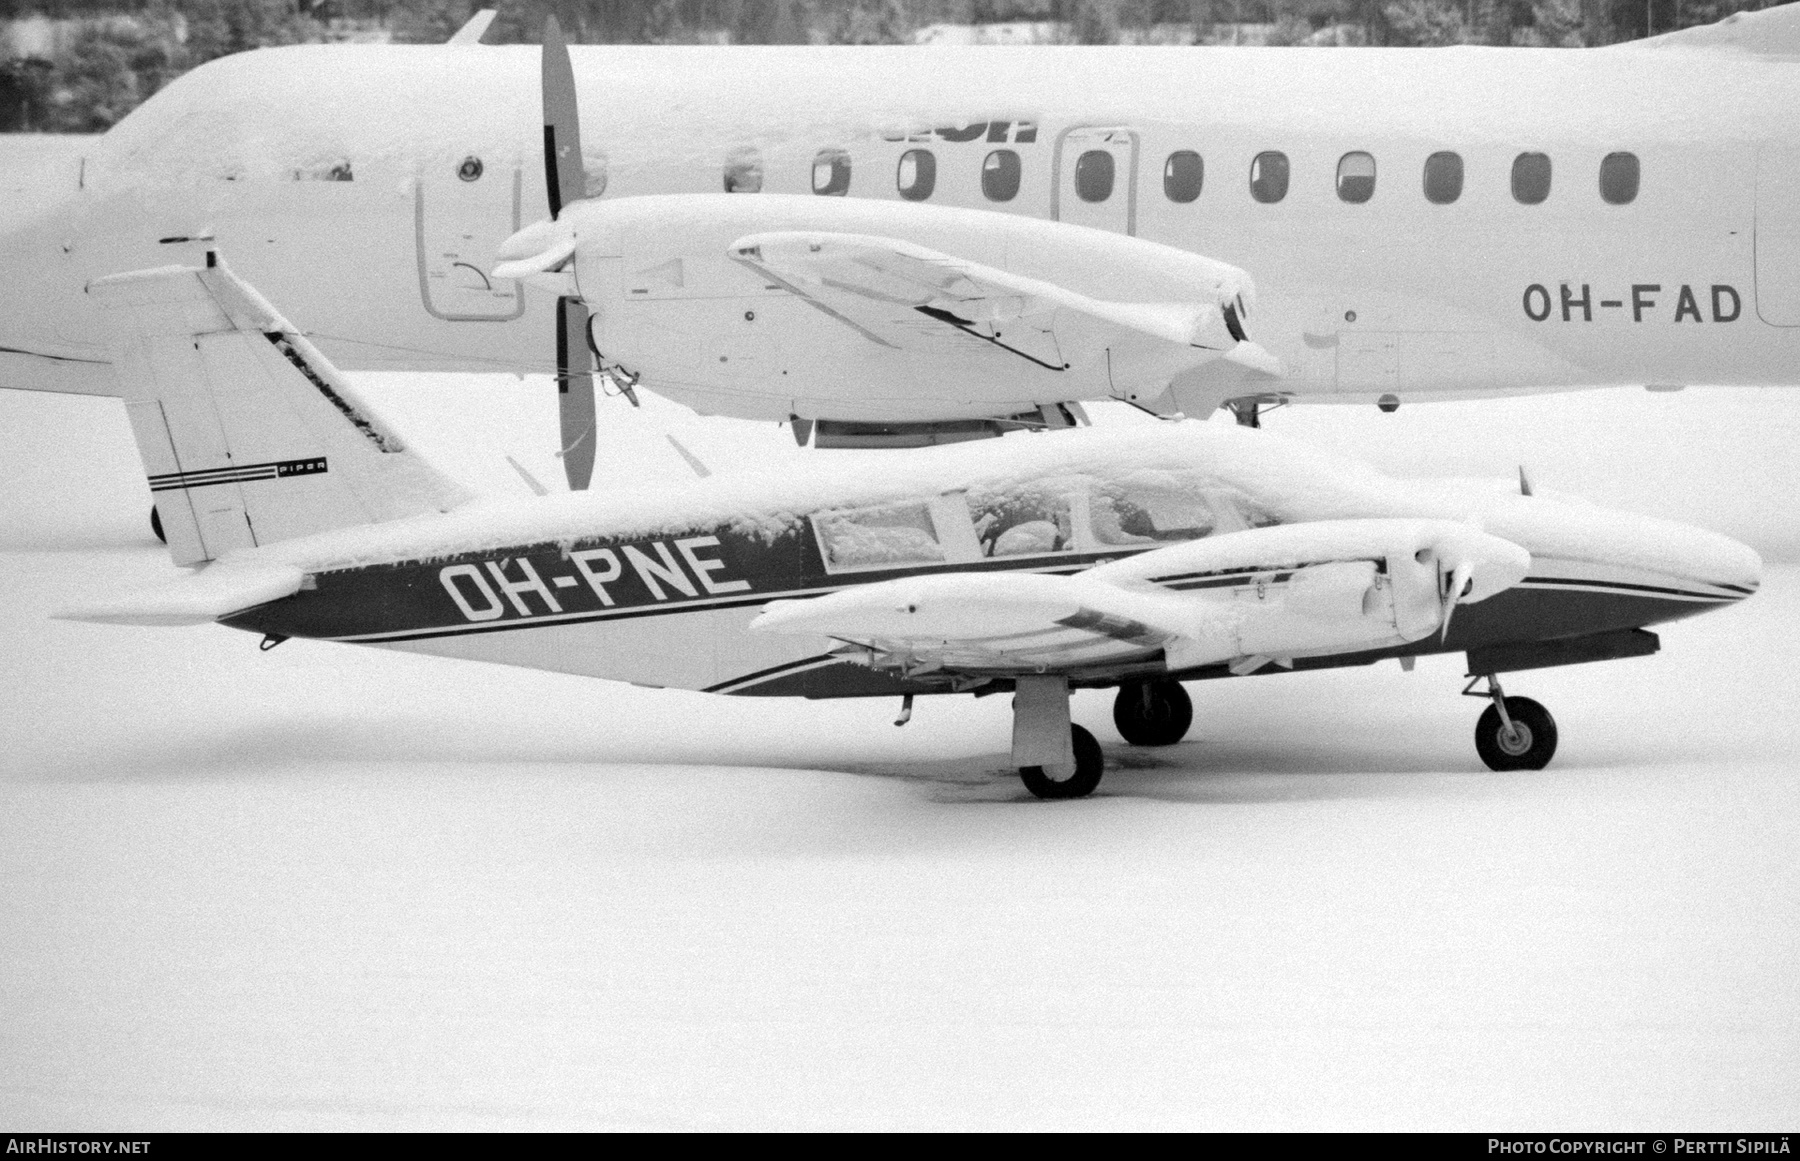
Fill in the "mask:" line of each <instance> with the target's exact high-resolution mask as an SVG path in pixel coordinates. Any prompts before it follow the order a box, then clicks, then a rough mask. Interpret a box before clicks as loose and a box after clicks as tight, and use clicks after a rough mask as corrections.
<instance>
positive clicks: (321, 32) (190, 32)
mask: <svg viewBox="0 0 1800 1161" xmlns="http://www.w3.org/2000/svg"><path fill="white" fill-rule="evenodd" d="M1772 2H1774V0H0V132H12V133H16V132H35V133H95V132H100V131H103V130H105V129H106V128H107V127H109V126H111V125H112V124H113V123H114V122H116V121H118V120H119V118H121V117H123V116H125V114H127V113H129V112H130V111H131V110H132V109H133V108H135V107H136V106H137V105H138V104H139V103H140V102H142V101H143V100H145V99H146V98H147V97H149V96H150V95H151V94H152V93H154V92H156V90H157V89H159V88H161V87H162V86H163V85H165V84H168V83H169V82H170V81H171V80H173V79H174V78H175V77H177V76H179V75H181V74H182V73H183V72H186V71H187V70H188V69H191V68H193V67H195V66H196V65H200V64H204V63H205V62H207V61H209V60H212V59H213V58H215V57H220V56H225V55H227V54H229V53H234V52H243V51H245V50H246V49H252V48H263V47H267V46H272V45H283V44H304V43H314V42H332V41H335V42H344V41H350V42H376V43H382V42H392V43H416V44H430V43H438V42H442V41H443V40H445V39H447V38H448V37H449V36H450V34H451V33H453V32H455V31H456V30H457V29H458V28H459V27H461V26H462V24H463V22H464V21H466V20H467V19H468V18H469V17H470V15H472V14H473V12H474V11H475V10H476V9H478V8H484V7H485V8H494V9H496V10H497V12H498V16H497V17H496V19H495V21H494V24H493V26H492V27H491V28H490V29H489V30H488V34H487V36H486V37H484V40H485V41H486V42H487V43H490V44H521V43H522V44H535V43H537V41H538V39H539V35H540V32H541V30H542V28H543V23H544V18H545V17H546V16H547V15H550V14H552V13H554V14H555V15H556V17H557V19H558V20H559V21H561V23H562V26H563V29H564V30H565V32H566V34H567V35H568V37H569V39H570V40H571V41H573V42H575V43H582V44H930V43H1006V44H1046V43H1049V44H1056V43H1061V44H1270V45H1294V44H1302V45H1304V44H1316V45H1443V44H1492V45H1508V44H1512V45H1548V46H1559V47H1580V46H1584V45H1598V44H1611V43H1614V42H1616V41H1621V40H1634V39H1637V38H1638V37H1642V36H1647V35H1653V34H1655V33H1661V32H1668V31H1671V30H1674V29H1677V28H1686V27H1689V26H1692V25H1696V24H1707V23H1711V22H1712V21H1715V20H1719V19H1721V18H1723V17H1725V16H1728V15H1730V14H1731V13H1733V12H1737V11H1740V10H1743V9H1749V8H1762V7H1767V6H1768V5H1769V4H1770V3H1772Z"/></svg>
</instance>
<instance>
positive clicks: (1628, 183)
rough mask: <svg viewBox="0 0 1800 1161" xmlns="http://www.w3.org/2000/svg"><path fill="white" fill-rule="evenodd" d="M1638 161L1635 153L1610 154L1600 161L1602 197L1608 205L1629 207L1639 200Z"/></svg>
mask: <svg viewBox="0 0 1800 1161" xmlns="http://www.w3.org/2000/svg"><path fill="white" fill-rule="evenodd" d="M1637 193H1638V159H1637V154H1635V153H1609V154H1607V155H1606V156H1605V157H1604V158H1602V159H1601V161H1600V196H1601V197H1603V198H1605V199H1606V202H1607V204H1608V205H1614V206H1623V205H1629V204H1631V202H1633V201H1635V200H1636V199H1637Z"/></svg>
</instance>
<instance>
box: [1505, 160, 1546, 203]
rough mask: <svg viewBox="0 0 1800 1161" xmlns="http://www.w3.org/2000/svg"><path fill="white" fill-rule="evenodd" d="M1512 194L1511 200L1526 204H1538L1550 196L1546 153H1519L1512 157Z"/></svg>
mask: <svg viewBox="0 0 1800 1161" xmlns="http://www.w3.org/2000/svg"><path fill="white" fill-rule="evenodd" d="M1512 195H1513V200H1515V201H1517V202H1518V203H1519V204H1521V205H1527V206H1535V205H1539V204H1541V203H1542V202H1543V200H1544V199H1545V198H1547V197H1549V196H1550V155H1549V154H1548V153H1521V154H1519V156H1517V157H1515V158H1513V166H1512Z"/></svg>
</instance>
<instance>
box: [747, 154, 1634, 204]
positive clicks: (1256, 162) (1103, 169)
mask: <svg viewBox="0 0 1800 1161" xmlns="http://www.w3.org/2000/svg"><path fill="white" fill-rule="evenodd" d="M1023 172H1024V167H1023V165H1022V164H1021V162H1020V160H1019V155H1018V153H1017V152H1016V151H1014V150H1011V149H995V150H993V151H991V152H989V153H988V155H987V156H986V157H985V158H984V159H983V160H982V163H981V193H982V196H984V197H985V198H987V200H988V201H991V202H1010V201H1012V200H1013V198H1015V197H1017V196H1018V194H1019V182H1020V178H1021V176H1022V175H1023ZM1291 174H1292V167H1291V166H1290V165H1289V162H1288V156H1287V154H1285V153H1282V152H1279V151H1277V150H1266V151H1264V152H1262V153H1258V154H1257V155H1256V156H1255V157H1254V158H1253V159H1252V160H1251V162H1250V196H1251V197H1252V198H1254V199H1255V200H1256V201H1258V202H1261V203H1263V204H1264V205H1273V204H1274V203H1276V202H1279V201H1281V200H1282V199H1283V198H1286V197H1287V194H1288V186H1289V184H1290V177H1291ZM1375 175H1376V166H1375V157H1374V155H1373V154H1370V153H1366V152H1364V151H1362V150H1355V151H1352V152H1350V153H1346V154H1344V155H1343V156H1342V157H1340V158H1339V159H1338V164H1337V196H1338V199H1339V200H1340V201H1344V202H1348V203H1350V204H1351V205H1361V204H1362V203H1364V202H1367V201H1369V200H1371V199H1372V198H1374V196H1375ZM1639 176H1640V170H1639V166H1638V159H1637V155H1636V154H1635V153H1609V154H1607V155H1606V156H1605V157H1604V158H1602V159H1601V161H1600V181H1599V185H1600V197H1601V200H1603V201H1605V202H1606V203H1607V204H1608V205H1614V206H1623V205H1629V204H1630V203H1631V202H1633V201H1635V200H1636V199H1637V195H1638V180H1639ZM1550 177H1551V164H1550V155H1549V154H1547V153H1531V152H1527V153H1521V154H1519V155H1518V156H1517V157H1515V158H1513V163H1512V179H1511V185H1512V196H1513V200H1514V201H1517V202H1518V203H1519V204H1520V205H1526V206H1535V205H1541V204H1542V203H1543V202H1545V201H1546V200H1548V199H1549V197H1550ZM1205 178H1206V163H1205V161H1204V159H1202V158H1201V156H1200V155H1199V154H1198V153H1195V152H1194V151H1193V150H1191V149H1181V150H1177V151H1175V152H1174V153H1171V154H1169V157H1168V160H1167V161H1165V162H1164V163H1163V194H1164V196H1166V197H1167V198H1168V199H1169V200H1170V201H1171V202H1174V203H1176V204H1177V205H1186V204H1187V203H1189V202H1192V201H1195V200H1196V199H1198V198H1199V197H1200V189H1201V186H1202V185H1203V184H1204V182H1205ZM1116 179H1117V170H1116V162H1115V160H1114V158H1113V155H1112V154H1111V153H1110V152H1108V151H1107V150H1104V149H1092V150H1089V151H1087V152H1085V153H1083V154H1081V155H1080V156H1079V157H1077V158H1076V159H1075V170H1074V184H1075V194H1076V196H1077V197H1079V198H1080V199H1081V200H1082V201H1084V202H1104V201H1106V200H1107V199H1108V198H1110V197H1112V195H1113V187H1114V185H1115V184H1116ZM1423 179H1424V192H1425V200H1426V201H1428V202H1431V203H1432V204H1433V205H1439V206H1447V205H1449V204H1451V203H1452V202H1454V201H1456V200H1457V199H1458V198H1460V197H1462V192H1463V159H1462V155H1461V154H1458V153H1453V152H1450V151H1449V150H1440V151H1438V152H1436V153H1433V154H1432V155H1431V156H1430V157H1427V158H1426V159H1425V167H1424V173H1423ZM894 186H895V188H896V189H897V190H898V191H899V193H900V196H901V197H903V198H905V199H906V200H907V201H913V202H922V201H925V200H926V199H928V198H930V197H931V195H932V193H933V192H935V191H936V189H937V156H936V155H935V154H934V153H932V151H931V150H929V149H908V150H907V151H906V152H904V153H902V154H901V155H900V162H899V165H898V166H897V167H896V168H895V171H894ZM812 187H813V192H814V193H816V194H823V195H826V196H834V197H843V196H844V195H845V194H847V193H849V192H850V154H849V153H848V152H846V151H845V150H842V149H822V150H820V151H819V154H818V156H817V157H815V158H814V159H813V170H812ZM760 189H762V159H761V157H760V156H759V155H758V154H757V152H756V150H755V149H753V148H744V149H739V150H736V151H734V152H733V153H732V154H731V156H730V157H729V158H728V159H727V160H726V162H725V190H726V192H727V193H756V192H757V191H759V190H760Z"/></svg>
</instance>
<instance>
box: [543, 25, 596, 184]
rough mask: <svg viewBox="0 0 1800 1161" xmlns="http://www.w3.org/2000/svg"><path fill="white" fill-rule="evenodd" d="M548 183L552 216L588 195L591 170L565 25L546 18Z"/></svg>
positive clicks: (545, 139) (544, 63) (545, 155)
mask: <svg viewBox="0 0 1800 1161" xmlns="http://www.w3.org/2000/svg"><path fill="white" fill-rule="evenodd" d="M543 70H544V77H543V80H544V186H545V188H546V189H547V190H548V191H549V194H550V216H551V217H552V218H554V217H558V216H560V215H561V214H562V208H563V206H564V205H565V204H566V203H568V202H572V201H578V200H580V199H581V198H584V197H586V196H587V174H586V173H585V172H584V170H583V168H582V163H581V112H580V109H579V107H578V106H577V104H576V101H575V66H574V65H572V64H570V63H569V46H568V43H567V42H566V41H564V40H563V34H562V25H560V24H558V23H557V22H556V17H554V16H551V17H549V18H547V19H546V20H545V21H544V60H543Z"/></svg>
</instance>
